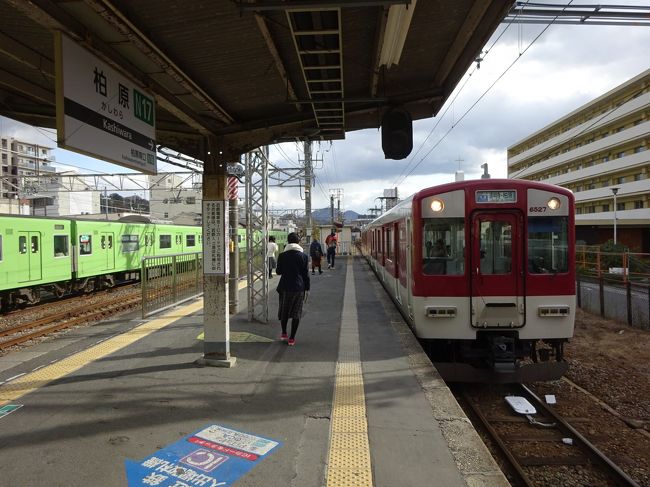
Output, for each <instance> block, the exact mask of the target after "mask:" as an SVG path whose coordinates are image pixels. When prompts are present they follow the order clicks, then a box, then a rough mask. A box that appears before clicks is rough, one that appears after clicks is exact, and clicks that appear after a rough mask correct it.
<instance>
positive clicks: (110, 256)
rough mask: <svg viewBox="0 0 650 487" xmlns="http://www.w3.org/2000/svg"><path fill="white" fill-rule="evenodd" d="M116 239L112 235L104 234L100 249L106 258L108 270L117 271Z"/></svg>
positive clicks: (101, 238)
mask: <svg viewBox="0 0 650 487" xmlns="http://www.w3.org/2000/svg"><path fill="white" fill-rule="evenodd" d="M114 242H115V239H114V235H113V234H112V233H106V232H102V234H101V237H100V244H101V245H100V247H101V249H102V252H104V255H105V256H106V270H110V269H115V244H114Z"/></svg>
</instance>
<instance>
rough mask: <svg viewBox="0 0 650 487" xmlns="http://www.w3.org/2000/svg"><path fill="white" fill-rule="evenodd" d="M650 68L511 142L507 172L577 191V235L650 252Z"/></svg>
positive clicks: (583, 240)
mask: <svg viewBox="0 0 650 487" xmlns="http://www.w3.org/2000/svg"><path fill="white" fill-rule="evenodd" d="M649 148H650V69H648V70H646V71H644V72H642V73H641V74H639V75H638V76H636V77H634V78H632V79H630V80H629V81H627V82H626V83H623V84H622V85H620V86H618V87H616V88H614V89H613V90H611V91H609V92H607V93H605V94H604V95H602V96H600V97H598V98H596V99H595V100H593V101H591V102H589V103H587V104H585V105H583V106H581V107H580V108H578V109H576V110H574V111H573V112H571V113H569V114H568V115H566V116H564V117H562V118H560V119H559V120H557V121H555V122H553V123H551V124H550V125H548V126H546V127H544V128H542V129H541V130H539V131H537V132H535V133H534V134H532V135H530V136H528V137H526V138H525V139H523V140H521V141H519V142H517V143H516V144H514V145H512V146H510V147H509V148H508V177H510V178H518V179H529V180H533V181H543V182H545V183H550V184H556V185H559V186H563V187H565V188H568V189H570V190H572V191H573V193H574V194H575V198H576V239H577V241H578V243H585V244H588V245H596V244H602V243H604V242H606V241H607V240H610V239H613V238H614V227H615V225H614V221H615V220H614V219H616V237H617V238H616V240H617V242H619V243H622V244H624V245H626V246H627V247H629V248H630V250H632V251H635V252H650V150H648V149H649Z"/></svg>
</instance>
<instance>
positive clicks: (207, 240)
mask: <svg viewBox="0 0 650 487" xmlns="http://www.w3.org/2000/svg"><path fill="white" fill-rule="evenodd" d="M226 208H228V202H227V201H219V200H203V273H204V274H214V275H217V276H227V275H228V272H229V269H230V262H229V252H228V212H227V211H226Z"/></svg>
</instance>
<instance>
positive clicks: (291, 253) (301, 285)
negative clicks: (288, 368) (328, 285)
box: [275, 232, 310, 346]
mask: <svg viewBox="0 0 650 487" xmlns="http://www.w3.org/2000/svg"><path fill="white" fill-rule="evenodd" d="M287 241H288V242H289V243H288V244H287V246H286V247H285V248H284V251H283V252H282V253H281V254H280V256H279V257H278V263H277V267H276V269H275V273H276V274H277V275H278V276H280V282H279V283H278V287H277V291H278V293H279V294H280V302H279V306H278V319H279V320H280V325H281V326H282V335H280V339H281V340H283V341H285V340H286V341H287V344H288V345H289V346H293V345H295V343H296V332H297V331H298V325H299V324H300V318H301V317H302V306H303V303H304V302H305V301H307V297H308V296H309V288H310V281H309V258H308V257H307V254H305V253H304V252H303V250H302V247H301V246H300V236H299V235H298V234H297V233H294V232H292V233H290V234H289V235H288V237H287ZM289 319H291V335H290V336H287V324H288V322H289Z"/></svg>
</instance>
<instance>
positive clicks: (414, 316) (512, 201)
mask: <svg viewBox="0 0 650 487" xmlns="http://www.w3.org/2000/svg"><path fill="white" fill-rule="evenodd" d="M574 229H575V227H574V198H573V194H572V193H571V192H570V191H569V190H566V189H564V188H561V187H558V186H553V185H548V184H542V183H538V182H533V181H525V180H511V179H479V180H472V181H461V182H455V183H450V184H444V185H441V186H435V187H432V188H427V189H424V190H422V191H420V192H418V193H416V194H415V195H413V196H411V197H410V198H408V199H406V200H403V201H401V202H400V203H398V204H397V205H396V206H395V207H393V208H391V209H390V210H389V211H388V212H386V213H384V214H383V215H381V216H380V217H378V218H377V219H376V220H374V221H373V222H371V223H370V224H369V225H367V226H366V227H365V228H364V230H363V232H362V251H363V253H364V255H365V256H366V258H367V259H368V261H369V262H370V265H371V266H372V268H373V269H374V271H375V273H376V274H377V276H378V278H379V280H380V281H381V282H382V284H383V286H384V287H385V288H386V290H387V292H388V293H389V294H390V296H391V297H392V298H393V300H394V301H395V303H396V304H397V306H398V307H399V308H400V311H401V313H402V314H403V316H404V317H405V318H406V320H407V322H408V323H409V325H410V326H411V328H412V329H413V331H414V333H415V335H416V336H417V337H418V338H419V339H420V340H421V343H422V344H423V346H424V347H425V348H426V350H427V352H428V353H429V355H430V357H431V358H432V361H433V362H434V365H435V366H436V367H437V369H438V371H439V372H440V374H441V375H442V377H443V378H445V379H446V380H449V381H460V382H528V381H534V380H553V379H557V378H559V377H561V376H562V375H563V374H564V373H565V372H566V370H567V368H568V365H567V363H566V362H565V361H564V359H563V346H564V344H565V343H566V342H567V341H568V339H569V338H571V337H572V336H573V328H574V322H575V309H576V293H575V259H574V256H575V249H574V245H575V232H574Z"/></svg>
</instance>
